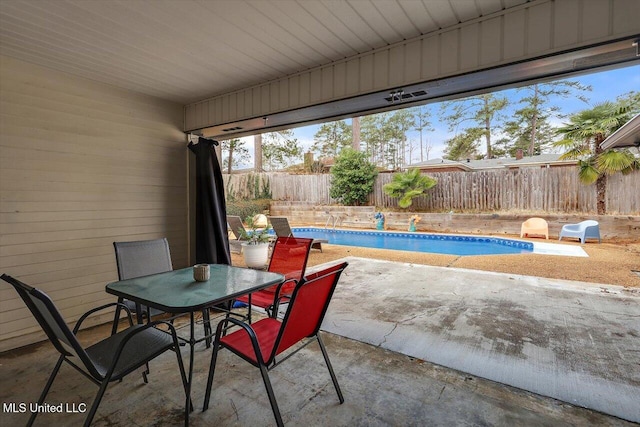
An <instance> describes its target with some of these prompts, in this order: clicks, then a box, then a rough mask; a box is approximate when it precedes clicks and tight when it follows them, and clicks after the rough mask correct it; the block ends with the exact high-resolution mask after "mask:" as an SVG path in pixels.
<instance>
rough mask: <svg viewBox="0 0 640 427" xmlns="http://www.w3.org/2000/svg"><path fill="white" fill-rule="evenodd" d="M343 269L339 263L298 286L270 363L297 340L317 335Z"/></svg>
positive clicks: (290, 302)
mask: <svg viewBox="0 0 640 427" xmlns="http://www.w3.org/2000/svg"><path fill="white" fill-rule="evenodd" d="M347 265H348V263H346V262H343V263H342V264H338V265H337V266H331V267H329V268H327V269H325V270H323V271H320V272H318V273H315V274H314V277H313V278H312V279H310V280H308V281H302V282H301V283H298V285H297V286H296V287H295V289H294V291H293V295H292V296H291V300H290V301H289V307H288V309H287V313H286V314H285V316H284V319H283V321H282V326H281V328H280V332H279V334H278V335H279V336H278V338H277V340H276V343H275V346H274V351H273V354H271V356H270V357H269V360H270V361H271V360H273V358H274V357H275V356H277V355H278V354H280V353H282V352H283V351H285V350H287V349H288V348H290V347H291V346H292V345H295V344H296V343H297V342H299V341H300V340H302V339H304V338H306V337H309V336H313V335H315V334H317V333H318V330H319V329H320V325H321V324H322V320H323V319H324V315H325V313H326V312H327V307H329V302H330V301H331V296H332V295H333V291H334V290H335V288H336V285H337V284H338V279H339V278H340V275H341V274H342V272H343V271H344V269H345V268H346V267H347Z"/></svg>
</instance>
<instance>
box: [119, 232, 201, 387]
mask: <svg viewBox="0 0 640 427" xmlns="http://www.w3.org/2000/svg"><path fill="white" fill-rule="evenodd" d="M113 249H114V251H115V254H116V265H117V267H118V280H126V279H133V278H135V277H140V276H146V275H149V274H156V273H164V272H167V271H171V270H173V264H172V262H171V252H170V251H169V242H168V241H167V239H166V238H161V239H153V240H139V241H131V242H113ZM144 250H148V251H149V252H144ZM135 257H143V258H145V259H142V260H132V258H135ZM131 262H133V264H134V265H136V267H131V266H130V265H129V264H130V263H131ZM138 264H140V266H139V267H138ZM136 268H138V270H136ZM118 302H119V303H124V304H125V305H127V306H128V307H130V308H131V307H135V309H136V316H137V320H138V323H142V319H143V316H144V315H146V317H147V320H148V321H151V317H152V316H156V315H158V314H163V312H162V311H160V310H156V309H153V308H150V307H148V306H141V305H140V304H139V303H132V302H131V301H126V300H124V299H123V298H118ZM127 302H128V303H132V304H131V305H130V304H127ZM119 320H120V307H117V308H116V313H115V316H114V319H113V328H112V331H111V332H112V333H113V334H115V333H116V331H117V329H118V322H119ZM202 323H203V326H204V334H205V336H206V337H210V336H211V335H212V329H211V318H210V315H209V310H208V309H203V310H202ZM205 342H206V346H207V348H209V347H210V346H211V338H207V339H206V340H205ZM146 374H148V372H146V373H145V374H144V375H146Z"/></svg>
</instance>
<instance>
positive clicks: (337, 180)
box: [329, 147, 378, 206]
mask: <svg viewBox="0 0 640 427" xmlns="http://www.w3.org/2000/svg"><path fill="white" fill-rule="evenodd" d="M377 174H378V171H377V170H376V167H375V165H373V164H372V163H370V162H369V161H368V160H367V157H366V155H365V153H362V152H359V151H355V150H354V149H352V148H350V147H347V148H345V149H343V150H342V151H341V152H340V156H339V157H338V158H337V159H336V162H335V165H334V166H333V167H332V168H331V175H332V178H331V189H330V190H329V196H331V197H332V198H334V199H337V200H339V201H340V202H341V203H343V204H345V205H356V206H358V205H361V204H363V203H365V202H366V201H367V197H369V194H371V191H373V184H374V182H375V178H376V175H377Z"/></svg>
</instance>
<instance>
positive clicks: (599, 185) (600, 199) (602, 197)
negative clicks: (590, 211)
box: [596, 174, 607, 215]
mask: <svg viewBox="0 0 640 427" xmlns="http://www.w3.org/2000/svg"><path fill="white" fill-rule="evenodd" d="M596 193H597V202H596V208H597V210H598V215H604V214H606V213H607V203H606V199H607V175H605V174H602V175H600V176H599V177H598V180H597V181H596Z"/></svg>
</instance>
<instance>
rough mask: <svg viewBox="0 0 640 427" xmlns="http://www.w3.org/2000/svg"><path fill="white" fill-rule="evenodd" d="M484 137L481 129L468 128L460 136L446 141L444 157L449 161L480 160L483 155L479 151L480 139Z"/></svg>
mask: <svg viewBox="0 0 640 427" xmlns="http://www.w3.org/2000/svg"><path fill="white" fill-rule="evenodd" d="M483 135H484V131H483V130H482V129H481V128H467V129H465V131H464V132H463V133H461V134H459V135H456V136H454V137H453V138H451V139H448V140H447V141H445V144H446V145H447V147H446V148H445V149H444V154H443V157H444V158H445V159H449V160H464V159H478V158H482V155H481V154H480V152H479V151H478V147H479V146H480V139H481V138H482V136H483Z"/></svg>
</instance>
